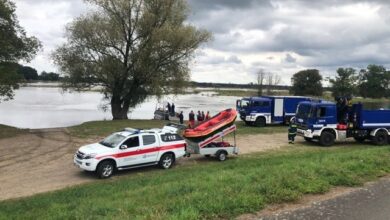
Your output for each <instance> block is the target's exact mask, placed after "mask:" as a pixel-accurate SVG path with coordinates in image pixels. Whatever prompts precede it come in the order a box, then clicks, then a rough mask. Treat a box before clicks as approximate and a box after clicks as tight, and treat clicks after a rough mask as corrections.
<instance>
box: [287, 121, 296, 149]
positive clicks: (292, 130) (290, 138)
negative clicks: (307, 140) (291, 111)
mask: <svg viewBox="0 0 390 220" xmlns="http://www.w3.org/2000/svg"><path fill="white" fill-rule="evenodd" d="M295 136H297V125H296V124H295V118H292V119H291V120H290V124H289V126H288V143H289V144H294V139H295Z"/></svg>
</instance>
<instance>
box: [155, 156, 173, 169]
mask: <svg viewBox="0 0 390 220" xmlns="http://www.w3.org/2000/svg"><path fill="white" fill-rule="evenodd" d="M174 160H175V159H174V157H173V154H171V153H167V154H164V155H162V157H161V158H160V162H159V163H158V165H160V167H161V168H163V169H169V168H171V167H172V165H173V162H174Z"/></svg>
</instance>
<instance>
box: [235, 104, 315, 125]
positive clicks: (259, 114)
mask: <svg viewBox="0 0 390 220" xmlns="http://www.w3.org/2000/svg"><path fill="white" fill-rule="evenodd" d="M312 100H313V99H312V98H310V97H303V96H260V97H249V98H242V99H240V100H237V102H236V107H237V111H238V112H239V114H240V118H241V120H243V121H244V122H245V123H246V124H247V125H254V126H257V127H264V126H265V125H267V124H283V123H285V124H286V123H288V122H289V121H290V119H291V118H292V117H294V116H295V111H296V108H297V106H298V104H299V103H300V102H302V101H312Z"/></svg>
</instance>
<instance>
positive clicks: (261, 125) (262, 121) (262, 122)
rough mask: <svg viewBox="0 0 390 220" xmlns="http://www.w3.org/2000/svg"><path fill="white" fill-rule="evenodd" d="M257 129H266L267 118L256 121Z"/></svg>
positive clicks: (258, 118) (259, 118)
mask: <svg viewBox="0 0 390 220" xmlns="http://www.w3.org/2000/svg"><path fill="white" fill-rule="evenodd" d="M255 125H256V127H264V126H265V118H263V117H257V118H256V121H255Z"/></svg>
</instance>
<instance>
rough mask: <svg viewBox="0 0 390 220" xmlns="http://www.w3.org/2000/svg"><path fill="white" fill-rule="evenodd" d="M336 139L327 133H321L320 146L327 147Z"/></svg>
mask: <svg viewBox="0 0 390 220" xmlns="http://www.w3.org/2000/svg"><path fill="white" fill-rule="evenodd" d="M335 139H336V137H335V136H334V134H332V133H331V132H329V131H323V132H322V134H321V137H320V144H321V145H322V146H325V147H329V146H331V145H333V144H334V140H335Z"/></svg>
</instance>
